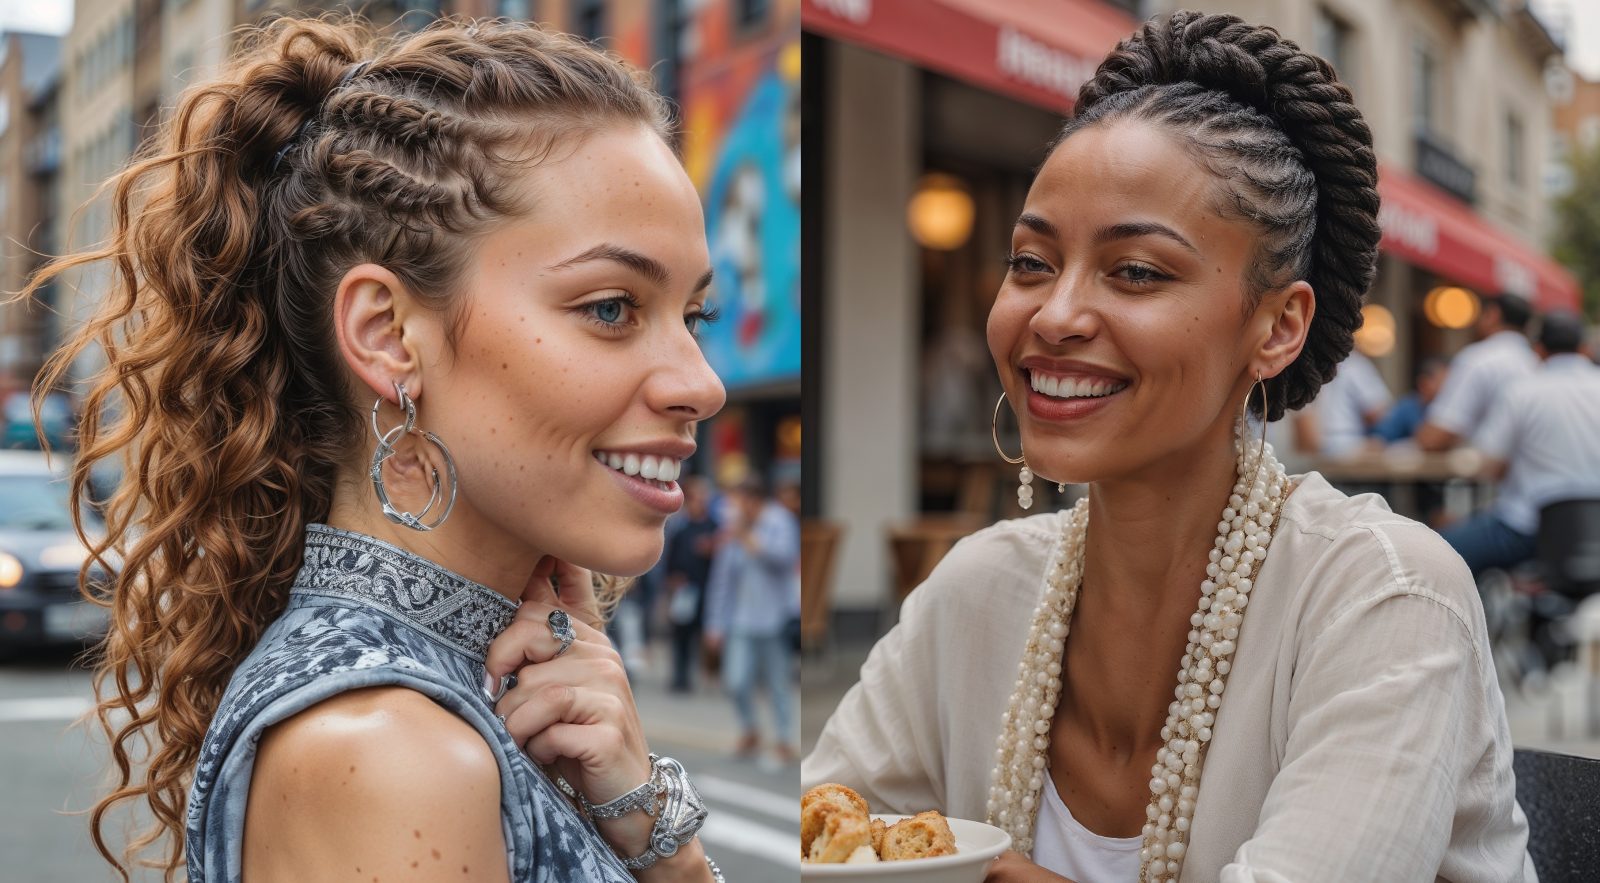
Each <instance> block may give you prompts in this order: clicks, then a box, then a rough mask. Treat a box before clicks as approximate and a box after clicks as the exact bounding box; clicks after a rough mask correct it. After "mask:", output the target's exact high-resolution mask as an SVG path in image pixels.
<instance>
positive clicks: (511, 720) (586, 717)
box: [498, 684, 626, 745]
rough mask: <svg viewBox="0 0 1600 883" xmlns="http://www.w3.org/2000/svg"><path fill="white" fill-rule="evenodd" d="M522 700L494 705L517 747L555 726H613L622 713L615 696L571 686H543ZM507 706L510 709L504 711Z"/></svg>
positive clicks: (620, 702)
mask: <svg viewBox="0 0 1600 883" xmlns="http://www.w3.org/2000/svg"><path fill="white" fill-rule="evenodd" d="M524 698H525V699H526V701H524V702H520V703H517V702H514V701H512V700H510V697H507V698H505V699H501V700H500V705H499V706H498V707H499V708H500V709H501V711H500V713H501V714H504V715H505V716H506V718H505V725H506V732H508V733H510V734H511V735H512V737H514V738H515V739H516V740H517V744H518V745H522V744H524V743H526V742H527V741H528V740H529V739H532V738H533V737H534V736H537V735H538V734H540V733H542V732H544V731H545V730H546V729H548V728H550V727H552V726H554V725H556V724H558V723H568V724H579V725H590V724H597V723H613V724H615V723H616V722H618V721H621V720H622V719H623V718H624V716H625V714H626V709H625V708H623V705H622V700H621V699H618V698H617V697H616V696H613V695H611V694H609V693H605V692H601V691H599V690H589V689H582V688H579V687H574V686H572V685H571V684H544V685H542V686H541V687H540V688H539V689H538V691H537V692H535V693H532V694H531V695H529V694H524ZM508 705H511V706H513V707H511V708H510V709H509V710H507V709H506V706H508ZM619 726H620V725H619Z"/></svg>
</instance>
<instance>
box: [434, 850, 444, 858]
mask: <svg viewBox="0 0 1600 883" xmlns="http://www.w3.org/2000/svg"><path fill="white" fill-rule="evenodd" d="M433 858H434V860H435V861H438V860H439V859H441V858H443V856H441V855H439V850H437V849H435V850H433Z"/></svg>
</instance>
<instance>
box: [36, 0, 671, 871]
mask: <svg viewBox="0 0 1600 883" xmlns="http://www.w3.org/2000/svg"><path fill="white" fill-rule="evenodd" d="M246 36H247V40H246V43H245V47H244V51H243V53H242V54H241V55H239V56H238V57H236V58H235V59H234V60H233V61H231V62H230V63H229V65H228V67H227V68H226V69H225V70H224V71H223V72H222V73H221V75H220V76H218V77H217V78H216V79H214V80H211V81H208V82H204V83H200V84H197V85H195V86H193V87H191V88H190V89H188V90H187V91H185V92H184V94H183V95H182V96H180V98H179V100H178V103H177V107H176V109H175V111H174V113H173V115H172V117H171V119H170V120H169V121H168V122H167V123H166V124H165V125H164V126H163V127H162V130H161V131H160V133H159V135H158V137H157V138H155V139H153V140H152V142H151V143H150V144H147V145H146V147H145V148H144V149H142V150H141V151H140V153H139V154H138V155H136V156H135V158H134V160H133V161H132V162H131V163H130V164H129V166H128V167H127V168H126V169H124V170H123V171H121V172H120V173H119V174H117V175H116V176H115V177H114V178H112V179H111V180H110V181H108V182H107V183H106V185H104V186H105V187H113V188H114V190H113V195H112V201H111V205H112V210H113V224H112V230H111V235H110V239H109V241H108V242H107V243H106V244H105V245H104V246H103V247H100V248H96V249H94V250H91V251H87V252H84V253H80V254H75V255H69V256H66V257H62V258H58V259H56V260H55V261H53V262H51V263H50V264H48V265H47V266H45V267H44V268H43V269H42V270H41V271H40V272H39V273H38V274H37V275H36V276H35V277H34V278H33V279H32V280H31V281H30V283H29V285H28V287H27V288H26V289H25V290H24V291H23V292H22V293H21V295H19V296H22V297H27V296H31V295H32V293H33V292H34V291H35V290H36V289H38V288H39V287H40V286H42V285H44V284H45V283H46V282H48V281H49V280H51V279H52V278H55V277H57V276H59V275H60V274H62V273H63V272H65V271H68V270H71V269H73V268H76V267H80V266H84V265H89V264H94V263H97V262H101V261H108V262H110V263H111V265H112V268H113V273H112V274H111V275H112V278H111V287H110V290H109V291H108V292H107V293H106V295H105V297H104V300H103V302H102V303H101V304H100V306H99V308H98V312H97V313H96V315H94V316H93V317H92V318H91V319H90V320H89V321H88V322H87V323H86V324H85V325H83V326H82V327H81V329H79V330H78V331H77V332H76V333H75V335H74V336H73V337H72V339H71V340H70V341H69V342H68V343H67V344H66V345H65V346H64V347H63V348H62V349H61V350H60V351H58V352H57V353H55V354H54V355H53V356H52V358H51V359H50V361H49V363H48V364H47V365H46V368H45V371H44V374H43V375H42V378H41V381H40V384H39V387H38V388H40V389H49V388H50V387H52V386H53V385H55V384H56V383H58V382H60V381H61V380H62V379H63V378H64V377H65V376H66V375H67V373H68V371H69V368H70V367H71V366H72V365H73V364H74V362H75V361H76V360H77V359H78V357H79V356H81V355H85V354H87V353H89V352H91V351H92V350H94V349H98V350H100V351H101V352H102V353H103V355H104V360H105V367H104V368H102V369H100V370H99V371H98V372H96V373H95V374H93V376H91V377H89V378H87V381H86V383H85V387H86V392H85V395H84V408H83V412H84V417H83V420H82V424H81V427H80V432H79V451H78V455H77V459H76V462H75V463H74V466H73V471H72V493H73V495H74V497H75V498H82V497H83V496H84V495H85V493H86V491H87V488H88V479H89V475H90V470H91V468H93V467H94V466H95V464H96V463H98V462H100V461H103V460H107V459H108V458H113V457H121V458H122V462H123V463H124V466H125V473H126V478H125V480H124V482H123V483H122V485H121V487H120V488H119V489H118V490H117V491H116V493H115V494H114V495H113V496H112V497H111V499H110V500H109V501H108V502H107V503H106V504H105V505H104V507H103V508H104V512H105V516H106V533H105V536H104V538H103V539H98V538H95V537H92V536H86V542H89V543H90V545H91V549H92V552H93V559H92V561H99V562H102V563H103V562H107V561H116V562H118V566H117V567H115V568H111V569H114V570H115V571H116V575H115V578H114V581H113V584H112V586H111V588H110V594H109V601H104V602H102V603H106V604H108V605H109V606H110V608H111V617H110V629H109V634H108V635H107V637H106V639H105V642H104V644H103V646H102V648H101V649H102V650H103V656H102V658H101V660H100V662H99V663H98V667H97V671H96V675H95V690H96V694H97V696H98V697H99V702H98V705H97V707H96V708H95V709H94V712H93V714H94V716H95V717H96V718H97V719H98V722H99V725H100V727H101V728H103V729H104V731H105V733H106V735H107V737H108V738H109V740H110V748H111V754H112V758H113V760H114V761H115V764H116V767H117V770H118V776H117V781H115V783H114V788H113V789H112V791H111V792H110V793H109V794H107V795H106V796H105V797H103V798H102V799H101V800H100V801H99V802H98V803H97V804H96V806H95V807H94V809H93V811H92V814H91V827H92V832H93V837H94V841H95V845H96V847H97V848H98V849H99V850H100V852H101V854H102V855H104V856H105V858H106V859H107V860H108V861H109V862H111V863H112V865H113V866H114V867H115V868H116V869H117V871H118V873H119V874H120V875H121V876H122V878H123V879H124V880H126V879H128V866H129V865H131V864H133V863H134V862H135V861H136V857H137V856H138V855H139V854H140V853H142V852H144V851H145V850H146V849H148V848H150V847H151V846H152V845H154V844H157V843H159V842H160V841H161V840H162V839H163V838H168V842H167V843H166V850H165V854H164V857H163V858H162V859H161V860H159V861H157V860H150V859H139V860H137V861H138V863H139V864H144V865H149V866H154V867H162V868H164V869H165V878H166V879H168V880H171V879H172V877H173V875H174V874H175V873H176V872H177V871H178V869H179V868H180V867H181V866H182V864H183V856H184V843H183V828H184V813H185V802H186V797H187V788H188V783H189V781H190V780H191V779H192V768H193V765H194V763H195V760H196V757H197V753H198V749H199V746H200V743H201V740H202V739H203V738H204V736H205V733H206V731H207V729H208V727H209V725H210V722H211V716H212V714H213V713H214V712H215V710H216V707H217V703H218V702H219V701H220V698H221V695H222V693H223V690H224V688H225V687H226V686H227V683H228V681H229V678H230V677H231V675H232V673H233V670H234V668H235V667H236V665H237V664H238V663H239V662H240V661H241V660H242V659H243V658H244V656H245V655H246V654H247V653H248V652H249V650H250V649H251V647H252V646H254V644H255V643H256V641H257V640H258V639H259V636H260V634H261V632H262V630H263V629H264V628H265V627H266V625H267V624H269V623H270V622H271V621H272V620H273V619H274V618H275V617H276V616H277V615H278V614H279V613H280V612H281V611H282V609H283V607H284V605H285V603H286V602H287V596H288V595H287V593H288V587H289V585H290V582H291V580H292V578H293V576H294V574H295V573H296V572H297V570H298V568H299V566H300V563H301V555H302V537H303V534H304V527H305V525H306V524H307V523H308V522H310V521H316V520H322V519H325V518H326V517H327V514H328V509H329V506H330V504H331V500H332V498H333V493H334V486H335V483H336V481H338V480H339V479H338V475H339V474H340V467H341V465H342V464H344V463H345V461H347V460H349V459H350V452H351V451H356V450H359V446H360V445H361V443H362V436H363V432H364V424H363V423H362V422H361V415H360V412H359V410H358V409H357V407H356V406H355V405H354V404H353V403H352V397H353V395H354V390H353V388H352V387H351V386H350V384H349V382H348V381H347V380H346V371H345V369H344V366H343V365H342V364H341V363H340V361H339V359H338V357H337V355H336V349H335V347H334V343H333V340H332V335H333V331H332V317H331V306H332V295H333V291H334V289H335V287H336V285H337V282H338V280H339V279H340V278H341V276H342V275H343V274H344V272H345V271H347V270H348V269H349V268H350V267H352V266H354V265H356V264H358V263H361V262H364V261H372V262H376V263H379V264H382V265H383V266H385V267H386V268H388V269H390V270H391V271H393V272H394V273H395V274H396V275H397V276H399V277H400V278H401V279H402V280H403V281H404V282H405V283H406V284H407V285H408V286H410V288H411V290H412V291H414V292H416V293H417V294H418V295H419V296H421V297H424V298H427V299H428V302H429V303H431V304H432V305H433V306H434V307H436V308H437V309H440V310H452V309H454V308H455V307H456V306H457V303H456V301H457V299H456V298H454V297H453V295H454V294H455V293H456V292H455V288H456V286H457V284H458V280H459V278H460V276H461V274H462V271H463V270H464V269H465V263H466V261H467V259H468V257H469V256H470V253H471V249H470V246H471V243H472V241H473V239H474V238H475V237H477V236H480V235H482V234H484V233H486V232H488V228H489V225H490V224H492V223H493V222H495V221H496V220H498V219H502V218H505V217H508V216H512V215H515V214H518V213H520V212H521V211H523V210H524V207H523V206H519V205H517V204H515V203H514V202H513V196H512V194H513V193H515V192H517V189H516V188H514V187H512V186H511V182H512V181H513V180H514V179H513V178H512V177H511V175H512V174H513V173H514V172H515V171H517V170H518V169H522V168H526V164H527V163H532V162H538V161H539V160H540V159H541V158H542V157H543V156H544V155H545V154H546V153H548V151H549V150H550V149H551V147H552V146H553V145H554V144H555V142H556V141H557V139H560V138H564V137H568V136H569V135H572V134H573V133H579V132H584V131H589V130H592V129H595V128H598V127H601V126H605V125H612V124H617V123H631V124H638V125H644V126H647V127H650V128H651V129H653V130H654V131H656V132H658V133H660V134H661V135H662V136H663V137H666V136H667V135H668V113H667V109H666V107H665V104H664V103H663V101H662V99H661V98H660V97H659V96H657V95H656V94H655V93H654V92H652V91H651V90H650V89H649V87H648V85H647V83H646V82H645V81H644V79H643V78H642V77H641V76H639V75H638V74H636V73H635V72H633V71H631V70H630V69H629V68H627V67H626V66H625V65H624V64H623V63H621V62H620V61H618V60H616V59H614V58H612V57H610V56H608V55H605V54H603V53H601V52H600V51H598V50H596V49H594V48H592V47H590V46H588V45H586V44H584V43H581V42H579V41H577V40H574V39H571V38H568V37H565V36H562V35H558V34H552V33H546V32H544V31H542V30H540V29H538V28H537V27H534V26H531V25H526V24H522V23H514V22H505V21H498V20H497V21H485V22H476V23H474V22H468V21H463V20H457V19H445V20H441V21H438V22H435V23H434V24H432V25H430V26H429V27H427V28H425V29H424V30H422V31H419V32H417V33H413V34H408V35H400V36H398V37H392V38H380V37H378V36H377V35H376V33H375V32H374V30H373V29H372V28H371V27H370V26H369V25H367V24H366V23H365V22H364V21H362V20H360V19H354V18H333V17H323V18H319V19H303V18H283V19H278V20H275V21H273V22H270V23H268V24H266V25H264V26H261V27H259V28H255V29H251V30H250V31H249V32H248V33H247V35H246ZM358 61H367V62H368V64H366V65H365V66H364V67H361V68H359V69H358V70H353V68H352V66H353V65H354V64H355V63H356V62H358ZM351 73H354V76H351V77H349V78H346V75H347V74H351ZM286 145H287V149H284V148H285V146H286ZM280 151H282V152H281V154H280ZM275 160H276V161H275ZM447 315H449V314H447ZM113 409H114V410H115V411H116V413H115V414H113ZM79 530H80V533H83V525H82V524H81V523H80V524H79ZM88 572H89V566H88V565H86V567H85V574H86V575H87V573H88ZM107 680H110V681H111V682H112V683H113V684H114V687H115V689H114V691H112V692H111V693H110V695H106V689H105V688H106V681H107ZM140 744H143V745H145V746H148V748H149V751H148V757H144V756H138V757H136V756H135V753H134V749H135V748H136V747H137V746H139V745H140ZM136 768H137V769H136ZM137 798H142V799H144V800H145V801H147V803H148V805H149V809H150V811H151V814H152V815H153V817H154V819H155V823H154V825H153V826H152V827H151V828H150V829H148V830H146V831H144V832H143V833H141V834H140V835H139V836H137V837H136V838H135V839H133V840H132V841H131V842H130V843H129V844H128V845H127V847H126V849H125V850H124V852H123V854H122V855H121V856H120V857H119V856H116V855H113V853H112V850H111V848H110V847H109V846H108V845H107V843H106V841H105V839H104V837H103V833H104V825H105V817H106V813H107V810H108V809H110V808H111V807H113V806H114V805H115V804H117V803H119V802H121V801H125V800H128V799H137ZM125 862H126V863H127V864H125Z"/></svg>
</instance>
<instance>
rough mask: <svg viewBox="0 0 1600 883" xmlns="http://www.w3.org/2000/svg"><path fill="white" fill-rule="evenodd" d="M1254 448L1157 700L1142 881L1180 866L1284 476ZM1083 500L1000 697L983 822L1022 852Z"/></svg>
mask: <svg viewBox="0 0 1600 883" xmlns="http://www.w3.org/2000/svg"><path fill="white" fill-rule="evenodd" d="M1241 434H1242V433H1241ZM1252 447H1253V446H1252ZM1261 451H1262V454H1261V457H1260V458H1259V459H1260V461H1261V462H1260V463H1259V464H1258V462H1257V459H1258V458H1256V457H1251V456H1249V455H1248V454H1246V453H1240V454H1239V456H1238V458H1237V459H1238V464H1239V465H1238V469H1237V472H1238V478H1237V481H1236V482H1235V484H1234V486H1233V493H1232V495H1231V496H1229V497H1228V505H1227V507H1226V508H1225V509H1223V510H1222V520H1221V521H1219V522H1218V523H1217V540H1216V546H1215V548H1213V549H1212V550H1211V561H1210V563H1208V564H1207V565H1206V579H1205V581H1204V582H1202V583H1201V584H1200V601H1199V609H1198V610H1197V611H1196V612H1195V613H1194V615H1193V616H1191V617H1190V618H1189V623H1190V625H1192V626H1193V628H1192V629H1191V630H1190V632H1189V644H1188V646H1187V647H1186V648H1185V650H1184V656H1183V660H1182V661H1181V662H1180V663H1179V665H1180V667H1179V670H1178V686H1177V689H1176V690H1175V691H1174V693H1173V696H1174V699H1173V702H1172V704H1171V705H1169V706H1168V707H1167V722H1166V726H1163V727H1162V728H1161V739H1162V742H1163V743H1164V744H1163V745H1162V747H1161V749H1160V751H1158V752H1157V753H1156V763H1155V765H1154V766H1153V767H1151V768H1150V774H1151V778H1150V805H1149V806H1148V807H1147V808H1146V810H1145V815H1146V818H1147V820H1148V821H1147V822H1146V823H1145V826H1144V848H1143V849H1142V850H1140V852H1139V856H1140V861H1141V863H1142V865H1143V872H1142V874H1141V876H1140V879H1141V880H1142V881H1144V883H1175V881H1176V880H1177V879H1178V873H1179V871H1180V870H1181V869H1182V868H1183V857H1184V851H1185V848H1186V847H1187V840H1188V834H1189V825H1190V822H1191V820H1192V819H1193V817H1194V805H1195V798H1196V795H1198V794H1199V793H1200V769H1201V765H1202V764H1203V763H1204V762H1205V748H1206V745H1207V744H1208V743H1210V741H1211V729H1212V727H1213V726H1214V725H1215V724H1216V719H1217V713H1218V710H1219V709H1220V708H1221V707H1222V691H1223V685H1224V683H1225V682H1226V679H1227V675H1228V671H1229V669H1230V668H1231V666H1232V663H1231V661H1230V659H1231V657H1232V656H1233V651H1234V647H1235V645H1236V644H1237V642H1238V639H1239V627H1240V625H1241V624H1242V623H1243V621H1244V609H1245V607H1246V605H1248V604H1249V602H1250V590H1251V588H1253V586H1254V579H1255V574H1256V569H1257V567H1258V566H1259V565H1260V563H1261V562H1262V561H1264V560H1265V559H1266V557H1267V546H1268V545H1269V544H1270V543H1271V542H1272V532H1273V530H1274V528H1276V526H1277V516H1278V512H1279V510H1280V509H1281V507H1282V505H1283V498H1284V496H1285V495H1286V493H1287V491H1288V478H1287V476H1286V475H1285V474H1284V470H1283V466H1282V464H1280V463H1279V462H1278V460H1277V458H1275V457H1274V456H1273V455H1272V446H1271V445H1266V446H1264V447H1263V448H1261ZM1088 504H1089V501H1088V500H1087V499H1082V500H1079V501H1078V504H1077V505H1076V506H1075V507H1073V509H1072V511H1071V512H1069V513H1067V516H1066V519H1067V523H1066V529H1065V530H1064V531H1063V532H1062V538H1061V545H1060V548H1059V551H1058V554H1057V555H1056V556H1055V559H1054V563H1053V564H1052V565H1051V567H1050V570H1049V572H1048V574H1047V575H1046V578H1045V592H1044V598H1043V600H1042V601H1041V602H1040V604H1039V608H1038V610H1037V612H1036V613H1035V614H1034V619H1033V627H1032V628H1031V629H1030V631H1029V633H1028V645H1027V648H1026V650H1025V651H1024V652H1023V654H1022V663H1021V665H1020V666H1019V667H1018V672H1017V683H1016V687H1015V689H1014V691H1013V692H1012V694H1011V704H1010V706H1009V707H1008V708H1007V710H1006V713H1005V716H1004V717H1003V718H1002V727H1001V733H1000V737H999V739H998V740H996V748H995V768H994V773H993V775H992V776H991V777H990V781H991V782H992V783H993V784H991V785H990V786H989V805H988V811H989V823H990V824H992V825H998V826H999V827H1001V828H1003V829H1005V830H1006V831H1007V832H1008V833H1009V834H1010V835H1011V839H1012V842H1013V843H1014V844H1015V848H1016V849H1017V851H1018V852H1021V853H1023V854H1024V855H1031V854H1032V852H1033V833H1034V825H1035V823H1036V819H1037V816H1038V811H1039V803H1040V797H1039V790H1040V788H1042V787H1045V786H1046V783H1047V782H1048V781H1049V772H1048V770H1047V767H1048V763H1049V762H1048V755H1047V753H1046V752H1047V751H1048V749H1049V747H1050V738H1049V736H1050V727H1051V724H1052V722H1053V721H1054V720H1055V713H1056V701H1057V699H1058V698H1059V697H1060V695H1061V660H1062V651H1063V650H1064V649H1065V647H1066V639H1067V633H1068V631H1069V630H1070V627H1071V623H1072V611H1073V608H1075V607H1076V606H1077V603H1078V588H1079V586H1080V585H1081V584H1082V582H1083V558H1084V537H1085V534H1086V532H1087V530H1088V526H1089V506H1088ZM1049 787H1054V785H1051V786H1049Z"/></svg>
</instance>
